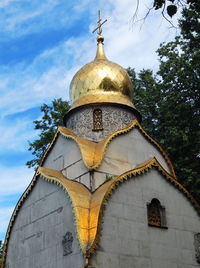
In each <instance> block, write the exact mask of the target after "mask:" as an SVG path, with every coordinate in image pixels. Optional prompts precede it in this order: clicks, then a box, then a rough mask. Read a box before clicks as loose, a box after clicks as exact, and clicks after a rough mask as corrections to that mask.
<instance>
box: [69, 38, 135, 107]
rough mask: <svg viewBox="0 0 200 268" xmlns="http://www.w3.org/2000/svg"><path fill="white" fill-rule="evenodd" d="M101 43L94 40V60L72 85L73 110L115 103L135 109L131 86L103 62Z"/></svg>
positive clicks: (118, 69) (119, 71)
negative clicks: (95, 50) (80, 107)
mask: <svg viewBox="0 0 200 268" xmlns="http://www.w3.org/2000/svg"><path fill="white" fill-rule="evenodd" d="M103 40H104V38H103V37H102V36H101V35H100V36H98V37H97V53H96V57H95V59H94V60H93V61H92V62H90V63H88V64H86V65H84V66H83V67H82V68H81V69H80V70H79V71H78V72H77V73H76V74H75V76H74V78H73V79H72V81H71V84H70V97H71V102H72V109H73V108H76V107H79V106H82V105H86V104H94V103H118V104H123V105H127V106H129V107H132V108H134V106H133V103H132V101H131V98H132V91H133V85H132V82H131V80H130V78H129V76H128V73H127V72H126V71H125V69H124V68H122V67H121V66H119V65H118V64H116V63H113V62H111V61H109V60H108V59H107V58H106V56H105V54H104V47H103Z"/></svg>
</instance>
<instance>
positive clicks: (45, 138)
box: [26, 98, 70, 168]
mask: <svg viewBox="0 0 200 268" xmlns="http://www.w3.org/2000/svg"><path fill="white" fill-rule="evenodd" d="M69 108H70V106H69V103H68V102H67V101H63V100H62V99H61V98H59V99H54V100H53V101H52V103H51V104H50V105H47V104H43V105H42V106H41V108H40V110H41V113H42V118H41V119H40V120H35V121H33V123H34V125H35V126H34V129H35V130H39V137H38V139H36V140H34V141H33V142H29V149H28V150H29V151H32V154H33V156H34V158H33V159H32V160H30V161H28V162H27V163H26V165H27V166H28V167H29V168H30V167H37V166H38V164H39V162H40V160H41V157H42V155H43V153H44V152H45V150H46V149H47V147H48V145H49V143H50V142H51V140H52V139H53V136H54V135H55V133H56V129H57V127H58V126H62V125H63V117H64V115H65V114H66V113H67V111H68V110H69Z"/></svg>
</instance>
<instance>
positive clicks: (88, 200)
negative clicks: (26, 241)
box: [3, 157, 200, 260]
mask: <svg viewBox="0 0 200 268" xmlns="http://www.w3.org/2000/svg"><path fill="white" fill-rule="evenodd" d="M153 168H156V169H157V170H158V171H159V172H161V174H162V175H163V177H164V178H165V179H166V180H167V181H168V182H169V183H171V184H172V185H173V186H175V187H176V188H177V189H178V190H179V191H180V192H181V193H182V194H184V195H185V196H186V197H187V199H188V200H189V201H190V202H191V204H192V206H193V207H194V208H195V209H196V211H197V213H198V214H199V215H200V205H199V204H198V202H197V201H196V200H195V199H194V198H193V196H192V195H191V194H190V193H189V192H188V191H187V190H186V189H185V188H184V187H183V186H182V185H181V184H180V183H179V182H177V180H176V179H175V178H174V177H173V176H171V175H170V174H169V173H168V172H166V170H165V169H164V168H163V167H162V165H161V164H160V163H159V162H158V161H157V159H156V158H155V157H154V158H150V159H149V160H147V161H145V162H143V163H141V164H140V165H138V166H136V168H135V169H133V170H130V171H128V172H125V173H123V174H122V175H120V176H118V177H115V178H113V179H112V180H110V181H108V182H105V183H104V184H102V185H101V186H100V187H99V188H98V189H97V190H96V191H94V192H93V193H92V192H90V191H89V189H87V188H86V187H85V186H84V185H82V184H81V183H79V182H75V181H72V180H69V179H67V178H65V177H64V175H63V174H62V173H61V172H60V171H57V170H52V169H49V168H44V167H40V168H38V171H37V172H36V174H35V175H34V177H33V180H32V181H31V183H30V185H29V186H28V188H27V189H26V191H25V192H24V194H23V195H22V197H21V198H20V200H19V202H18V203H17V205H16V207H15V210H14V212H13V214H12V217H11V220H10V223H9V227H8V230H7V233H6V239H5V243H4V249H3V257H4V260H5V259H6V251H7V246H8V242H9V237H10V233H11V230H12V227H13V224H14V221H15V218H16V217H17V214H18V212H19V210H20V207H21V206H22V204H23V202H24V201H25V199H26V197H27V196H28V195H29V193H30V192H31V190H32V188H33V187H34V185H35V182H36V180H37V179H38V177H39V176H40V178H42V179H44V180H47V181H49V182H51V183H55V184H57V185H58V186H60V187H61V188H62V189H63V190H64V191H65V192H66V193H67V194H68V196H69V197H70V200H71V203H72V209H73V212H74V219H75V224H76V231H77V236H78V240H79V243H80V247H81V250H82V253H83V255H84V256H85V257H86V258H89V257H90V256H91V254H92V253H94V251H95V250H96V249H97V246H98V242H99V239H100V230H101V225H102V217H103V212H104V209H105V207H106V204H107V202H108V199H109V197H110V196H111V195H112V193H113V191H114V190H115V189H116V188H117V187H118V186H119V185H120V184H121V183H123V181H125V180H128V179H134V178H135V177H136V176H139V175H142V174H144V173H146V172H148V171H149V170H151V169H153Z"/></svg>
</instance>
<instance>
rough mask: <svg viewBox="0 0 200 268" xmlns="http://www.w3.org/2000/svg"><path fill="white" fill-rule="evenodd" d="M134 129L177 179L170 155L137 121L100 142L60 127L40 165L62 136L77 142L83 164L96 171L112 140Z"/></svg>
mask: <svg viewBox="0 0 200 268" xmlns="http://www.w3.org/2000/svg"><path fill="white" fill-rule="evenodd" d="M134 127H137V128H138V129H139V130H140V132H141V133H142V134H143V135H144V137H145V138H146V139H147V140H148V141H150V142H151V143H152V144H153V145H154V146H155V147H156V148H157V149H158V150H159V151H160V153H161V154H162V156H163V157H164V159H165V160H166V162H167V164H168V167H169V170H170V172H171V175H172V176H173V177H174V178H176V175H175V172H174V167H173V165H172V162H171V160H170V159H169V157H168V155H167V154H166V152H165V151H164V150H163V149H162V147H161V146H160V145H159V144H158V143H157V142H156V141H155V140H154V139H153V138H151V137H150V136H149V135H148V134H147V132H146V131H145V130H144V129H143V128H142V126H141V125H140V123H139V122H138V121H137V120H136V119H135V120H133V121H132V122H131V123H129V124H128V125H127V126H126V127H125V128H123V129H120V130H117V131H115V132H113V133H112V134H110V135H109V136H107V137H106V138H105V139H103V140H101V141H100V142H93V141H90V140H86V139H83V138H80V137H78V136H77V135H76V134H75V133H74V132H73V131H72V130H71V129H68V128H65V127H59V128H58V130H57V132H56V134H55V136H54V138H53V140H52V142H51V144H50V145H49V147H48V149H47V150H46V151H45V153H44V155H43V157H42V159H41V162H40V165H42V164H43V163H44V161H45V159H46V157H47V155H48V153H49V152H50V150H51V149H52V147H53V144H54V142H55V140H56V139H57V136H58V134H61V135H62V136H64V137H65V138H69V139H72V140H74V141H75V142H76V144H77V145H78V147H79V149H80V152H81V154H82V158H83V162H84V164H85V166H86V167H87V168H88V169H89V170H92V169H96V168H98V167H99V166H100V165H101V163H102V160H103V157H104V155H105V151H106V149H107V147H108V145H109V143H110V142H111V141H112V139H114V138H115V137H117V136H118V135H122V134H125V133H127V132H129V131H131V130H132V129H133V128H134Z"/></svg>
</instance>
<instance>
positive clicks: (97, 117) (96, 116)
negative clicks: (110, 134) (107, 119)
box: [93, 108, 103, 131]
mask: <svg viewBox="0 0 200 268" xmlns="http://www.w3.org/2000/svg"><path fill="white" fill-rule="evenodd" d="M99 130H103V116H102V110H101V109H99V108H97V109H94V111H93V131H99Z"/></svg>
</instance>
